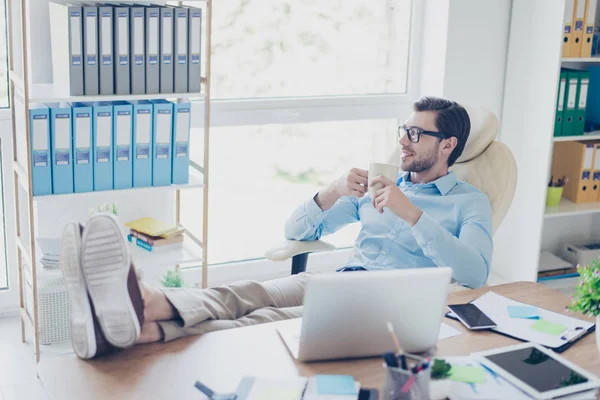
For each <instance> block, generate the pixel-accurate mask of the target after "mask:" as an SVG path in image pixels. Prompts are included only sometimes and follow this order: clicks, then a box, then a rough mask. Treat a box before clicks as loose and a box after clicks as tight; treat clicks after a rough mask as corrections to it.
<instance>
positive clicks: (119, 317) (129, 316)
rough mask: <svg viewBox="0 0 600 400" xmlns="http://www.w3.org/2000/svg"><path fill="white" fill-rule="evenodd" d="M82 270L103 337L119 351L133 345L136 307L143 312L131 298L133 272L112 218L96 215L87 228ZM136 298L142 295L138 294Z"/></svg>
mask: <svg viewBox="0 0 600 400" xmlns="http://www.w3.org/2000/svg"><path fill="white" fill-rule="evenodd" d="M81 267H82V270H83V275H84V276H85V281H86V284H87V289H88V293H89V294H90V298H91V300H92V303H93V307H94V310H95V313H96V317H97V321H98V323H99V325H100V328H101V329H102V333H103V334H104V337H105V338H106V340H107V341H108V342H109V343H110V344H112V345H113V346H116V347H119V348H126V347H130V346H133V345H134V344H135V342H136V341H137V339H138V338H139V336H140V329H141V323H143V320H142V319H138V315H137V314H136V308H138V311H139V310H142V315H143V309H141V308H140V306H137V305H136V307H135V308H134V305H133V302H132V297H131V296H130V291H129V289H128V277H129V274H130V271H133V269H132V268H131V265H130V260H129V253H128V246H127V242H126V241H125V238H124V237H123V233H122V232H121V229H120V227H119V224H118V222H117V220H116V219H115V218H114V217H113V216H112V215H110V214H97V215H95V216H93V217H92V218H91V219H90V221H89V222H88V224H87V225H86V227H85V230H84V231H83V238H82V243H81ZM133 277H135V274H134V273H133ZM134 281H135V279H134ZM136 286H137V283H136ZM135 299H136V300H137V299H141V296H139V294H138V295H136V296H135ZM136 303H137V301H136Z"/></svg>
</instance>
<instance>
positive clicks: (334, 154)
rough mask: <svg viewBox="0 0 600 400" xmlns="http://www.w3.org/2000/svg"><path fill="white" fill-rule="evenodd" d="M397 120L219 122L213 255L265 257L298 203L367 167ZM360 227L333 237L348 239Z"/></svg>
mask: <svg viewBox="0 0 600 400" xmlns="http://www.w3.org/2000/svg"><path fill="white" fill-rule="evenodd" d="M395 127H396V120H359V121H332V122H312V123H303V124H286V125H261V126H240V127H223V128H213V129H212V131H211V139H212V143H211V155H212V159H211V164H210V166H211V176H210V179H211V184H210V203H209V204H210V211H209V235H210V236H209V237H210V241H209V257H210V262H211V263H213V264H214V263H224V262H228V261H239V260H245V259H254V258H260V257H262V256H263V254H264V252H265V250H267V249H268V248H269V247H271V246H273V245H275V244H276V243H278V242H280V241H281V240H282V239H283V237H284V235H283V232H284V224H285V221H286V219H287V218H288V217H289V216H290V215H291V213H292V212H293V211H294V209H295V208H296V207H297V206H299V205H300V204H301V203H303V202H304V201H306V200H307V199H309V198H310V197H311V196H314V195H315V194H316V193H317V191H318V190H319V189H322V188H323V187H325V186H326V185H328V184H329V183H331V182H332V181H333V180H334V179H335V178H337V177H338V176H340V175H342V174H343V173H344V172H346V171H348V170H349V169H350V168H353V167H357V168H363V169H368V168H369V162H370V161H372V160H373V157H374V153H375V149H374V144H375V143H377V142H376V140H374V139H376V137H377V136H379V137H388V138H389V136H388V135H385V132H386V131H387V132H389V131H393V130H394V128H395ZM387 142H388V144H389V145H391V146H393V141H392V143H390V141H389V140H388V141H387ZM391 146H388V147H391ZM358 228H359V226H358V225H356V224H355V225H354V226H350V227H348V228H346V229H343V230H341V231H339V232H337V233H336V234H334V235H331V236H329V237H328V239H327V240H328V241H330V242H331V243H333V244H335V245H336V246H348V245H350V244H351V243H352V242H353V241H354V238H355V237H356V235H357V234H358Z"/></svg>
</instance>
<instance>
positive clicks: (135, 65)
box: [130, 7, 146, 94]
mask: <svg viewBox="0 0 600 400" xmlns="http://www.w3.org/2000/svg"><path fill="white" fill-rule="evenodd" d="M130 13H131V19H130V30H131V62H130V65H131V93H132V94H144V93H146V66H145V64H146V46H145V43H146V32H145V30H144V25H145V18H146V15H145V10H144V8H143V7H132V8H131V10H130Z"/></svg>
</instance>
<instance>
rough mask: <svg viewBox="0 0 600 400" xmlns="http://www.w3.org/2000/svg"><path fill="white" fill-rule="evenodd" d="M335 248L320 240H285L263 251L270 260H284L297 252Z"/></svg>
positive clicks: (313, 251)
mask: <svg viewBox="0 0 600 400" xmlns="http://www.w3.org/2000/svg"><path fill="white" fill-rule="evenodd" d="M331 250H335V246H334V245H332V244H330V243H327V242H323V241H321V240H286V241H285V242H281V243H279V244H277V245H275V246H273V247H271V248H270V249H269V250H267V251H266V252H265V258H266V259H267V260H271V261H284V260H287V259H288V258H292V257H294V256H295V255H298V254H304V253H315V252H318V251H331Z"/></svg>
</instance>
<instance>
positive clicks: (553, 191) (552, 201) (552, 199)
mask: <svg viewBox="0 0 600 400" xmlns="http://www.w3.org/2000/svg"><path fill="white" fill-rule="evenodd" d="M568 181H569V178H567V177H566V176H563V177H562V178H560V179H558V180H556V181H555V180H553V179H552V177H550V182H549V183H548V190H547V191H546V205H547V206H551V207H554V206H557V205H558V204H559V203H560V199H561V198H562V194H563V189H564V187H565V185H566V184H567V182H568Z"/></svg>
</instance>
